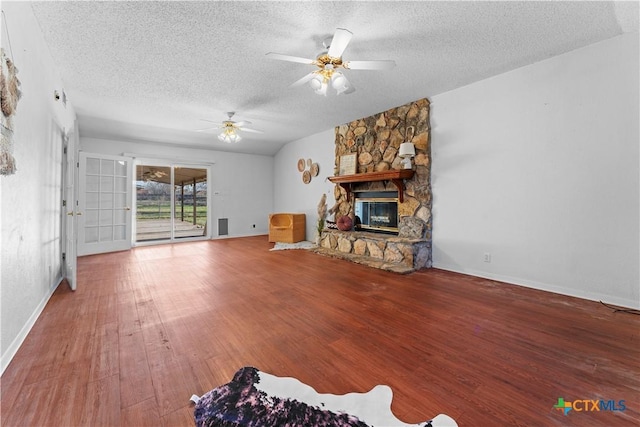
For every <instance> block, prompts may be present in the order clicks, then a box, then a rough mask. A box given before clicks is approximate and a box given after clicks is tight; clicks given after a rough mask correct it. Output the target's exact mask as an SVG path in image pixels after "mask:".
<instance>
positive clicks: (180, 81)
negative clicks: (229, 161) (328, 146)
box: [31, 1, 638, 155]
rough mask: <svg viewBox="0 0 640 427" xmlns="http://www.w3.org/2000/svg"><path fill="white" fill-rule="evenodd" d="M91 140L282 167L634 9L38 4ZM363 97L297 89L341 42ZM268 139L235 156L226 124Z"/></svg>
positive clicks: (610, 24) (588, 34) (631, 15)
mask: <svg viewBox="0 0 640 427" xmlns="http://www.w3.org/2000/svg"><path fill="white" fill-rule="evenodd" d="M31 7H32V9H33V11H34V14H35V16H36V18H37V19H38V22H39V24H40V26H41V28H42V31H43V33H44V37H45V39H46V41H47V43H48V45H49V48H50V50H51V54H52V55H53V57H54V60H55V62H56V64H57V65H58V67H59V70H60V73H61V75H62V79H63V82H64V90H65V92H66V94H67V97H68V98H69V100H70V102H71V103H72V104H73V106H74V107H75V109H76V112H77V114H78V118H79V125H80V134H81V135H82V136H94V137H102V138H117V139H125V140H131V141H140V140H143V141H151V142H154V143H171V144H177V145H183V146H189V147H198V148H208V149H213V150H224V151H237V152H244V153H256V154H266V155H273V154H275V153H276V152H277V151H278V150H279V149H280V147H281V146H282V145H283V144H286V143H287V142H290V141H293V140H296V139H299V138H302V137H305V136H308V135H312V134H314V133H317V132H320V131H324V130H327V129H330V128H332V127H334V126H337V125H340V124H342V123H346V122H349V121H351V120H354V119H358V118H361V117H366V116H369V115H372V114H375V113H377V112H380V111H384V110H387V109H389V108H391V107H395V106H398V105H402V104H404V103H407V102H409V101H413V100H416V99H419V98H423V97H432V96H434V95H437V94H439V93H442V92H446V91H449V90H452V89H455V88H457V87H460V86H464V85H467V84H469V83H472V82H475V81H478V80H481V79H484V78H487V77H490V76H492V75H496V74H499V73H502V72H505V71H508V70H511V69H514V68H518V67H521V66H524V65H527V64H530V63H533V62H537V61H540V60H544V59H546V58H549V57H551V56H555V55H558V54H561V53H563V52H567V51H570V50H573V49H576V48H579V47H582V46H585V45H588V44H591V43H594V42H597V41H600V40H604V39H607V38H611V37H614V36H616V35H619V34H622V33H623V32H630V31H638V3H637V2H627V3H624V2H623V3H618V2H553V1H549V2H528V1H525V2H430V1H422V2H393V1H386V2H323V1H319V2H318V1H315V2H178V1H164V2H145V1H142V2H126V1H125V2H123V1H107V2H91V1H89V2H32V3H31ZM338 27H340V28H346V29H348V30H350V31H351V32H353V34H354V35H353V38H352V39H351V42H350V44H349V46H348V47H347V49H346V51H345V52H344V54H343V59H345V60H368V59H392V60H394V61H395V62H396V64H397V65H396V67H395V68H394V69H393V70H390V71H358V70H348V71H346V72H345V74H346V75H347V77H348V78H349V80H350V81H351V82H352V83H353V84H354V86H355V87H356V92H354V93H352V94H349V95H340V96H336V95H335V92H334V93H333V94H332V93H330V94H329V95H328V96H327V97H323V96H319V95H316V94H314V93H313V91H312V90H311V89H310V88H309V87H308V86H306V85H305V86H301V87H297V88H289V87H288V86H289V85H290V84H291V83H293V82H294V81H296V80H298V79H299V78H301V77H302V76H304V75H305V74H307V73H309V72H310V71H313V69H314V67H313V66H310V65H305V64H299V63H289V62H282V61H277V60H273V59H268V58H267V57H266V56H265V54H266V53H267V52H278V53H283V54H289V55H294V56H301V57H306V58H315V56H316V55H317V54H318V53H320V52H321V51H322V41H323V40H324V39H326V38H327V37H330V36H331V35H333V32H334V31H335V29H336V28H338ZM227 111H236V116H235V117H234V119H235V120H238V121H240V120H249V121H251V122H252V125H251V128H254V129H258V130H261V131H263V132H264V133H263V134H249V133H244V134H243V137H244V139H243V141H241V142H240V143H237V144H225V143H221V142H219V141H218V139H217V138H216V131H210V132H204V133H203V132H196V131H195V130H197V129H202V128H204V127H207V123H206V122H204V121H202V119H207V120H212V121H215V122H221V121H223V120H225V119H226V114H225V112H227Z"/></svg>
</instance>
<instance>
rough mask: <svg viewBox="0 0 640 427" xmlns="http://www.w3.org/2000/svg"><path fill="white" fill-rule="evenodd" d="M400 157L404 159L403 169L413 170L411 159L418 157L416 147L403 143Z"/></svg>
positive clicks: (409, 143)
mask: <svg viewBox="0 0 640 427" xmlns="http://www.w3.org/2000/svg"><path fill="white" fill-rule="evenodd" d="M398 155H399V156H400V157H402V166H403V168H404V169H411V158H412V157H414V156H415V155H416V147H415V146H414V145H413V144H412V143H411V142H403V143H402V144H400V152H399V153H398Z"/></svg>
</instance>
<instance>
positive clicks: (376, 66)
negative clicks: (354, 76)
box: [342, 60, 396, 70]
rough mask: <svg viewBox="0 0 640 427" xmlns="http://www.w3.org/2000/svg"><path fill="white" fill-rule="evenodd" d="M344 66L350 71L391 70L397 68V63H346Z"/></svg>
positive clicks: (384, 61)
mask: <svg viewBox="0 0 640 427" xmlns="http://www.w3.org/2000/svg"><path fill="white" fill-rule="evenodd" d="M342 66H343V67H344V68H347V69H349V70H390V69H392V68H393V67H395V66H396V62H395V61H392V60H380V61H345V62H344V63H343V64H342Z"/></svg>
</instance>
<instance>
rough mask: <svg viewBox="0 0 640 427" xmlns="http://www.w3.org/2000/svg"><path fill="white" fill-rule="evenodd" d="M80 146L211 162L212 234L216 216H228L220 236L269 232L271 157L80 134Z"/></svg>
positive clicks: (95, 150)
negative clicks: (226, 233) (106, 138)
mask: <svg viewBox="0 0 640 427" xmlns="http://www.w3.org/2000/svg"><path fill="white" fill-rule="evenodd" d="M169 142H170V141H169ZM80 149H81V150H82V151H86V152H90V153H102V154H111V155H122V154H123V153H132V154H136V155H140V156H139V157H151V158H161V159H162V158H164V159H169V160H172V159H173V160H175V161H177V162H183V161H192V162H201V163H213V165H212V166H211V176H210V177H209V192H210V193H211V194H212V200H213V206H212V209H211V210H212V212H211V213H212V218H213V224H212V232H213V237H214V238H218V230H217V227H218V218H228V219H229V235H228V236H224V237H241V236H254V235H261V234H267V233H268V232H269V229H268V218H269V214H270V213H271V212H272V211H273V163H274V159H273V157H270V156H259V155H252V154H237V153H227V152H223V151H211V150H198V149H193V148H175V147H171V146H168V145H159V144H154V143H142V142H127V141H114V140H104V139H96V138H85V137H82V135H81V137H80ZM254 224H255V228H254V227H253V225H254ZM265 241H266V240H265Z"/></svg>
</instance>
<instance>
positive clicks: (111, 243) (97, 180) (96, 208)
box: [76, 152, 132, 256]
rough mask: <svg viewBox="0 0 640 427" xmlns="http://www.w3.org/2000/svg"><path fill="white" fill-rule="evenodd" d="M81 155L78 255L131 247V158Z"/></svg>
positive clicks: (77, 213) (91, 154)
mask: <svg viewBox="0 0 640 427" xmlns="http://www.w3.org/2000/svg"><path fill="white" fill-rule="evenodd" d="M79 157H80V158H79V160H80V162H79V163H80V167H79V194H78V211H77V212H76V216H77V222H78V256H82V255H90V254H97V253H103V252H114V251H122V250H127V249H130V248H131V207H130V203H131V200H132V198H131V187H132V180H131V175H132V173H131V171H132V159H131V158H130V157H123V156H109V155H105V154H93V153H84V152H81V153H80V156H79Z"/></svg>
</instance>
